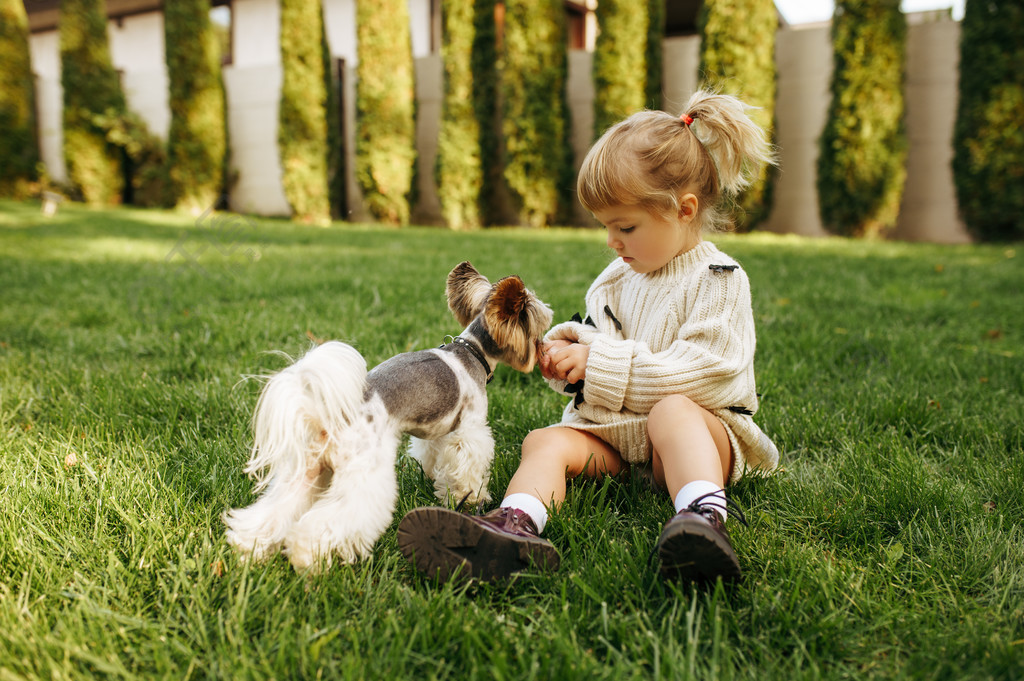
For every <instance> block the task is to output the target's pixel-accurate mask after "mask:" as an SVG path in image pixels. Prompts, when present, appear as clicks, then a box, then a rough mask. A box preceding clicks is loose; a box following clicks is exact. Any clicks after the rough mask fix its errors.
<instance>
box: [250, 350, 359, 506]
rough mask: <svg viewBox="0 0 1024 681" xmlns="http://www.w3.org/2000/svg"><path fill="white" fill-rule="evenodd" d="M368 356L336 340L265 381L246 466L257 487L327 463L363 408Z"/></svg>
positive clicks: (301, 474)
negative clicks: (326, 456)
mask: <svg viewBox="0 0 1024 681" xmlns="http://www.w3.org/2000/svg"><path fill="white" fill-rule="evenodd" d="M365 390H366V360H364V359H363V357H362V355H360V354H359V353H358V352H357V351H356V350H355V348H353V347H352V346H350V345H346V344H345V343H339V342H337V341H331V342H328V343H324V344H323V345H320V346H318V347H315V348H313V349H312V350H310V351H309V352H307V353H306V354H305V355H304V356H303V357H302V358H301V359H299V360H298V361H297V362H295V363H294V364H292V365H291V366H290V367H288V368H286V369H283V370H281V371H280V372H278V373H276V374H274V375H273V376H271V377H270V380H269V381H267V384H266V385H265V386H264V387H263V392H262V393H261V394H260V398H259V401H258V402H257V403H256V412H255V415H254V416H253V438H254V440H253V447H252V456H251V457H250V459H249V463H248V465H247V466H246V468H245V472H246V473H249V474H250V475H254V476H256V477H257V479H258V483H257V487H256V489H257V491H258V490H261V489H263V488H264V487H266V486H267V485H268V484H269V483H270V478H272V477H276V476H278V475H280V476H281V477H282V478H283V479H285V480H293V479H295V478H297V477H302V476H304V475H306V474H307V472H308V471H309V470H310V469H312V468H316V467H317V466H318V465H319V464H320V463H321V457H322V455H323V454H324V452H325V451H327V449H328V448H329V446H330V445H331V444H332V442H333V441H334V440H335V439H336V438H338V437H339V436H340V434H341V433H343V432H344V431H345V429H346V428H348V427H349V426H351V425H352V424H353V423H354V422H355V420H356V418H357V417H358V415H359V413H360V408H361V406H362V403H363V393H364V391H365Z"/></svg>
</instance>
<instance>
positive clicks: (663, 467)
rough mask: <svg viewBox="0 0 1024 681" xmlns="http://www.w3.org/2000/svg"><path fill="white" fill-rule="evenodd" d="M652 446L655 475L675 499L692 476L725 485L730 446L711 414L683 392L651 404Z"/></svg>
mask: <svg viewBox="0 0 1024 681" xmlns="http://www.w3.org/2000/svg"><path fill="white" fill-rule="evenodd" d="M647 434H648V436H649V437H650V438H651V445H652V446H653V447H654V455H653V458H652V462H651V463H652V467H653V470H654V479H655V480H656V481H657V482H658V484H659V485H661V486H662V487H664V488H665V489H667V490H668V493H669V495H670V496H671V497H672V498H673V499H675V498H676V495H677V494H679V490H681V489H682V488H683V487H684V486H685V485H687V484H688V483H691V482H694V481H695V480H706V481H708V482H713V483H715V484H716V485H718V486H719V487H720V488H723V487H725V483H726V482H728V480H729V474H730V472H731V471H732V461H733V454H732V446H731V444H730V442H729V435H728V433H726V431H725V426H723V425H722V422H721V421H719V420H718V418H717V417H715V415H714V414H712V413H711V412H709V411H708V410H706V409H704V408H703V407H701V406H699V405H698V404H696V403H695V402H694V401H693V400H691V399H689V398H688V397H684V396H682V395H672V396H671V397H666V398H665V399H663V400H662V401H661V402H658V404H656V405H654V408H653V409H652V410H651V413H650V416H649V418H648V421H647Z"/></svg>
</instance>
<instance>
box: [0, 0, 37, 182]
mask: <svg viewBox="0 0 1024 681" xmlns="http://www.w3.org/2000/svg"><path fill="white" fill-rule="evenodd" d="M0 63H2V64H3V65H4V68H3V69H2V70H0V196H23V195H24V194H27V193H28V191H29V184H31V183H32V182H34V181H35V180H37V179H38V172H37V165H38V163H39V146H38V141H37V140H36V122H35V118H36V117H35V88H34V84H33V80H32V64H31V58H30V54H29V48H28V19H27V17H26V16H25V5H24V4H23V3H22V0H0Z"/></svg>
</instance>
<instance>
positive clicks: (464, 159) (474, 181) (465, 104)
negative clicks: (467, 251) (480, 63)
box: [436, 0, 493, 229]
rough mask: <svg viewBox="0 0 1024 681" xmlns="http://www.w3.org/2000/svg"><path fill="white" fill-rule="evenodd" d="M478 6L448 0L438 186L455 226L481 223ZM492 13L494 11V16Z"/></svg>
mask: <svg viewBox="0 0 1024 681" xmlns="http://www.w3.org/2000/svg"><path fill="white" fill-rule="evenodd" d="M475 4H476V3H473V2H467V0H444V3H443V5H442V10H441V14H442V19H443V23H444V26H443V31H442V46H441V57H442V60H443V62H444V101H443V104H442V112H441V130H440V132H439V134H438V150H437V169H436V175H437V188H438V193H439V195H440V200H441V213H442V215H443V216H444V219H445V222H446V223H447V224H448V226H449V227H451V228H452V229H464V228H467V227H476V226H478V225H479V224H480V209H479V200H480V190H481V187H482V185H483V167H482V163H481V153H480V126H481V122H480V121H479V120H478V119H477V114H476V107H475V106H474V104H475V101H474V96H473V95H474V88H475V82H474V77H473V76H474V73H473V57H474V54H473V45H474V42H475V39H476V17H475ZM492 16H493V15H492Z"/></svg>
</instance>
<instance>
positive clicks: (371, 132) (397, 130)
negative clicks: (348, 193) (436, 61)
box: [356, 0, 416, 224]
mask: <svg viewBox="0 0 1024 681" xmlns="http://www.w3.org/2000/svg"><path fill="white" fill-rule="evenodd" d="M356 29H357V39H358V42H359V66H358V67H357V83H356V177H357V178H358V179H359V185H360V187H361V188H362V190H363V200H364V202H365V204H366V207H367V208H368V209H369V211H370V212H371V213H372V214H373V216H374V217H376V218H377V219H379V220H383V221H387V222H396V223H401V224H405V223H407V222H408V221H409V193H410V191H411V190H412V178H413V173H414V171H415V163H416V119H415V106H416V97H415V90H414V73H413V61H412V40H411V37H410V34H409V9H408V3H407V0H374V1H373V2H362V1H361V2H357V3H356Z"/></svg>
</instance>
